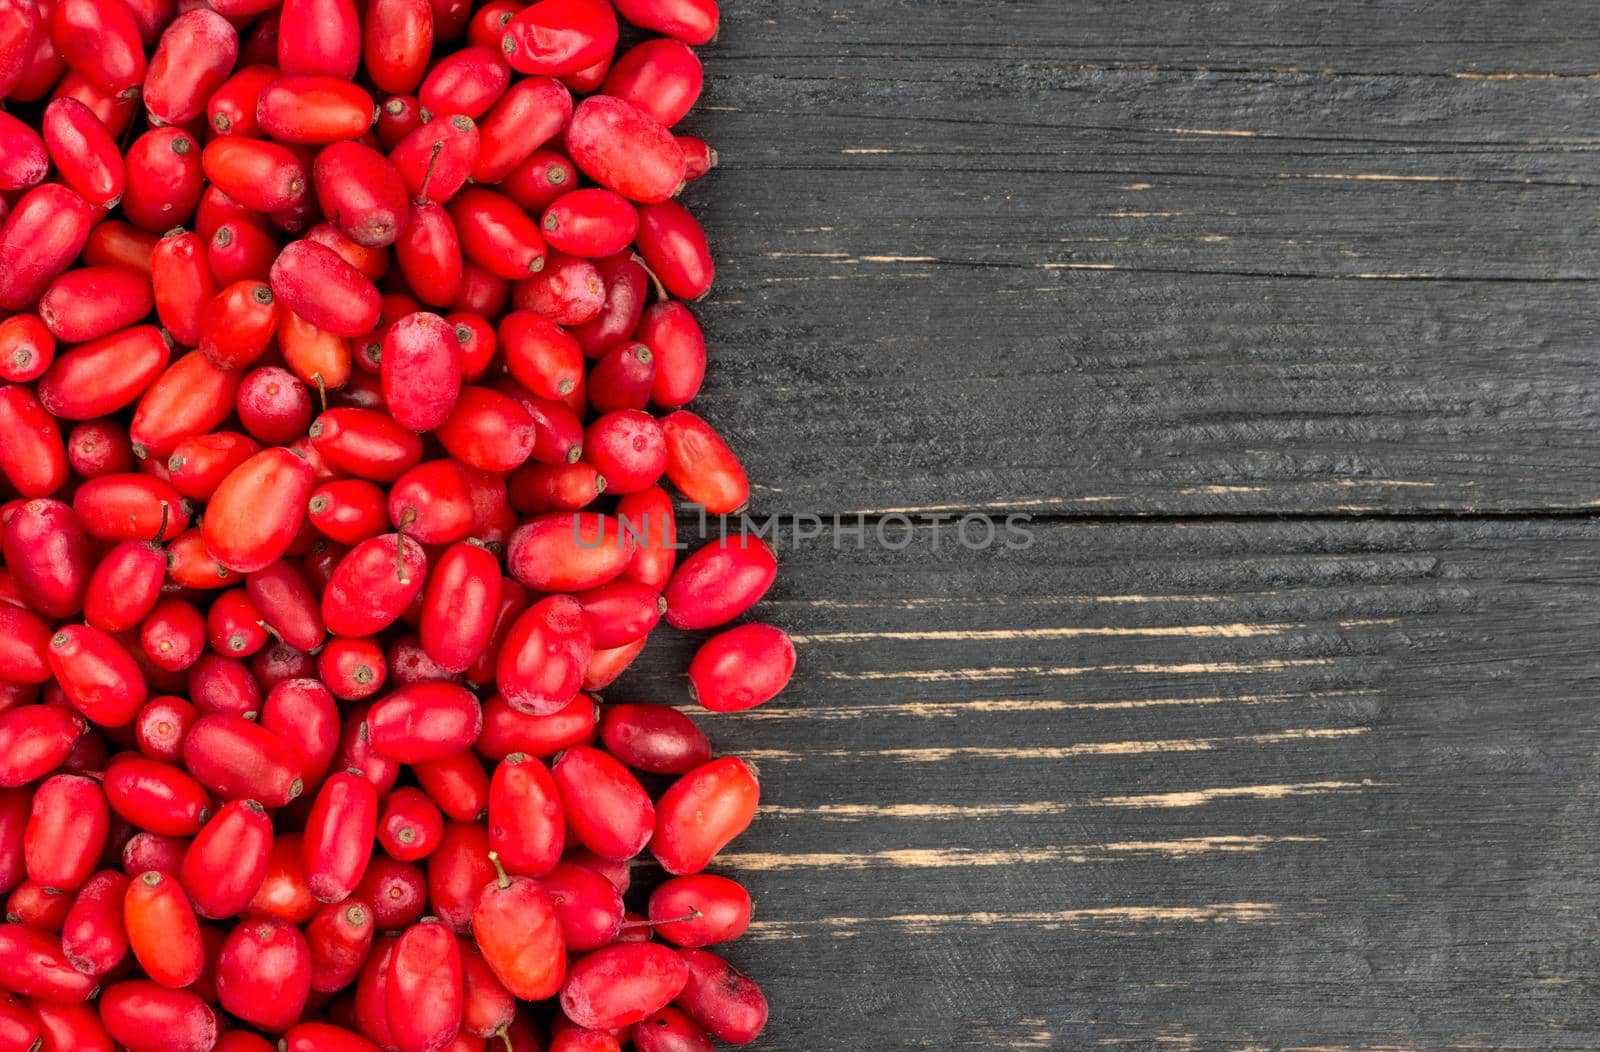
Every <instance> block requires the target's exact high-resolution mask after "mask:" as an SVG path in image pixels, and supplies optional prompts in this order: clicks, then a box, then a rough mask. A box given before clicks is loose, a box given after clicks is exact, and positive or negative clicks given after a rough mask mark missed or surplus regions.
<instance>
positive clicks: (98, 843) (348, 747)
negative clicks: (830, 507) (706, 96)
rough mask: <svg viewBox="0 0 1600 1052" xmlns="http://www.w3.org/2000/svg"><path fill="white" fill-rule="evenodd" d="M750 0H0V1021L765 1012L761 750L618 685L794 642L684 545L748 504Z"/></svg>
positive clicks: (760, 572) (290, 1042)
mask: <svg viewBox="0 0 1600 1052" xmlns="http://www.w3.org/2000/svg"><path fill="white" fill-rule="evenodd" d="M619 15H620V17H621V20H622V22H619ZM717 19H718V12H717V8H716V4H715V2H714V0H538V2H535V3H532V4H531V5H524V4H523V3H522V2H520V0H487V2H482V3H481V4H480V5H479V6H476V7H475V6H474V4H473V2H472V0H364V2H363V0H0V100H3V103H4V107H3V108H0V219H3V225H0V311H3V312H4V313H0V381H3V384H0V470H3V473H4V477H5V482H4V483H3V484H0V500H3V501H4V503H3V504H0V547H3V554H4V566H3V568H0V891H3V892H6V893H8V894H9V897H8V899H7V902H6V914H7V915H6V918H5V923H3V924H0V1052H32V1050H35V1049H43V1050H47V1052H102V1050H103V1052H113V1050H115V1049H117V1048H124V1049H129V1050H132V1052H206V1050H210V1049H219V1050H226V1052H271V1050H272V1049H273V1048H274V1047H276V1048H277V1049H280V1050H284V1052H360V1050H374V1049H384V1050H399V1052H442V1050H450V1052H486V1050H488V1052H492V1050H495V1049H500V1048H504V1049H506V1050H507V1052H532V1050H544V1049H549V1050H550V1052H604V1050H620V1049H622V1048H624V1047H626V1046H629V1045H631V1047H633V1048H635V1049H637V1050H638V1052H696V1050H705V1049H710V1048H711V1047H712V1039H717V1040H720V1041H726V1042H731V1043H742V1042H747V1041H750V1040H752V1039H753V1038H754V1037H755V1036H756V1035H757V1034H758V1033H759V1032H760V1031H761V1029H762V1027H763V1025H764V1024H765V1022H766V1015H767V1007H766V1001H765V999H764V998H763V996H762V994H761V992H760V990H759V989H758V988H757V986H756V985H755V984H754V983H753V982H752V981H751V980H749V979H747V978H746V977H744V976H743V975H741V974H740V973H739V972H737V971H736V970H734V969H733V968H732V967H731V966H730V965H729V964H728V963H727V962H726V961H725V960H723V959H722V958H721V957H719V956H717V955H716V954H714V953H711V952H709V951H707V950H706V949H704V947H706V946H710V945H714V944H717V943H722V942H725V941H728V940H730V939H734V938H736V937H738V936H739V935H740V934H742V933H743V932H744V931H745V929H746V928H747V926H748V925H749V923H750V914H751V903H750V897H749V895H748V894H747V893H746V891H745V889H744V888H742V887H741V886H740V885H739V884H737V883H735V882H734V881H732V880H730V879H728V878H726V877H722V876H716V875H713V874H709V873H705V872H703V871H704V870H705V869H706V867H707V866H708V865H709V864H710V863H712V861H713V860H714V858H715V856H716V855H717V853H718V852H719V851H720V850H721V849H722V848H723V847H724V846H725V845H726V844H728V843H729V842H730V841H731V840H733V838H735V837H737V836H738V835H739V834H740V833H742V832H743V831H744V829H745V828H746V826H748V825H749V823H750V821H751V819H752V817H753V816H754V814H755V811H756V802H757V797H758V794H759V787H758V785H757V781H756V777H755V772H754V771H753V770H752V769H751V768H750V766H749V765H747V764H746V763H744V762H743V761H741V760H739V759H738V758H736V757H721V758H713V755H712V749H711V744H710V742H709V741H708V740H707V739H706V737H705V735H704V734H703V733H702V732H701V731H700V729H699V728H698V727H697V726H696V725H695V723H694V722H693V721H692V720H691V719H690V718H689V717H688V716H687V715H685V714H684V712H683V711H681V710H680V709H678V708H674V707H670V706H668V705H662V704H643V703H626V704H623V703H609V704H602V703H601V701H600V699H599V698H598V697H596V696H595V693H594V692H596V691H600V690H602V689H604V688H606V687H607V686H608V685H609V684H611V683H612V682H613V681H615V680H616V678H617V677H618V676H619V675H620V674H621V673H622V671H623V670H624V669H625V668H627V667H628V665H629V664H630V663H631V662H632V661H633V660H634V659H635V658H636V657H637V656H638V654H639V652H640V651H641V649H642V648H643V647H644V646H645V642H646V639H647V637H648V636H649V633H650V632H651V630H652V629H654V628H655V627H656V624H657V622H658V621H660V620H661V619H663V618H664V619H665V620H666V621H667V622H668V623H669V624H671V625H672V626H674V627H676V628H679V629H686V630H691V631H703V630H707V629H720V630H721V631H720V632H719V633H718V634H715V635H713V636H711V637H710V638H709V639H708V640H707V641H705V642H704V644H703V645H702V646H701V648H700V650H699V651H698V653H697V654H696V655H695V657H694V660H693V662H692V664H691V666H690V669H689V680H690V684H691V694H692V696H693V698H694V699H695V700H696V701H698V703H699V704H700V705H702V706H704V707H705V708H707V709H711V710H715V711H720V712H727V711H735V710H739V709H744V708H749V707H751V706H754V705H759V704H761V703H762V702H765V701H767V700H768V699H770V698H771V697H773V696H774V695H776V694H777V693H778V692H779V691H781V690H782V689H783V687H784V686H785V685H786V684H787V682H788V680H789V676H790V674H791V672H792V671H793V668H794V649H793V646H792V645H791V642H790V640H789V638H788V637H787V636H786V635H785V634H784V633H783V632H782V631H781V630H779V629H777V628H773V627H771V626H768V625H763V624H756V623H746V624H742V625H739V626H737V627H732V628H725V627H724V626H727V625H729V624H730V623H731V622H733V621H734V620H735V619H737V618H739V617H741V615H743V614H745V612H746V611H748V610H749V609H750V608H751V607H752V605H754V604H755V602H756V601H757V600H758V599H760V598H761V596H762V595H763V594H764V593H765V592H766V591H767V589H768V588H769V587H770V586H771V584H772V582H773V578H774V576H775V574H776V561H775V558H774V555H773V552H772V550H771V549H770V548H769V547H768V546H767V545H766V544H764V543H763V542H762V541H761V540H760V539H759V538H755V537H746V536H742V535H738V534H737V531H735V534H734V535H733V536H731V537H729V538H725V539H722V540H716V541H713V542H711V543H708V544H706V545H704V546H703V547H700V548H699V549H698V550H695V551H694V552H693V553H692V554H690V555H688V556H687V557H686V558H684V559H683V560H682V561H681V563H680V561H679V559H678V549H679V544H678V542H677V537H676V532H675V518H676V514H677V512H678V511H679V510H681V509H682V507H683V504H682V503H675V502H677V501H680V500H681V502H687V503H692V504H694V505H698V506H700V507H702V508H704V509H705V510H706V511H708V512H710V513H712V514H716V515H722V514H729V513H732V512H735V511H739V510H741V509H742V508H743V507H744V505H745V503H746V501H747V499H748V497H749V485H748V483H747V481H746V478H745V472H744V469H743V468H742V466H741V465H740V463H739V461H738V459H737V458H736V457H735V456H734V455H733V453H732V452H731V451H730V450H729V448H728V446H727V444H726V443H725V442H724V441H723V440H722V438H721V437H720V436H719V435H718V434H717V432H716V431H715V430H714V429H713V428H712V427H711V426H710V425H709V424H707V423H706V421H704V420H703V419H701V418H700V417H698V416H696V415H694V414H692V413H690V412H688V411H686V410H684V409H683V406H685V405H686V404H687V403H688V402H689V401H690V400H691V399H693V398H694V397H695V395H696V394H697V392H698V391H699V388H700V385H701V380H702V378H703V376H704V372H705V364H706V349H705V341H704V338H703V336H702V334H701V330H700V327H699V325H698V323H697V322H696V320H695V317H694V315H693V313H691V311H690V309H689V308H688V307H687V306H685V303H684V301H692V300H695V299H698V298H700V297H702V296H704V295H705V293H706V291H707V289H708V288H709V287H710V285H711V281H712V275H713V268H712V262H711V257H710V254H709V251H708V248H707V244H706V238H705V235H704V233H703V232H702V230H701V228H700V226H699V224H698V223H697V222H696V220H695V219H694V217H693V216H692V215H691V214H690V213H689V212H688V210H686V209H685V208H684V207H683V206H682V205H681V204H679V203H678V201H677V200H676V198H677V196H678V195H679V194H680V192H681V191H682V190H683V189H684V187H685V185H686V184H687V183H689V182H691V181H693V180H694V179H696V178H698V177H699V176H701V175H703V174H704V173H705V172H706V171H707V170H708V169H709V168H710V167H711V166H712V164H714V162H715V154H714V153H713V152H712V151H711V150H710V149H709V148H708V146H707V145H706V144H705V143H704V142H703V141H701V140H699V139H696V138H693V137H690V136H687V135H678V134H675V133H674V132H673V130H672V129H673V127H674V126H675V125H677V124H678V122H679V121H680V120H681V119H682V118H683V117H684V116H685V115H686V114H687V113H688V112H689V110H690V109H691V107H692V106H693V105H694V103H695V101H696V100H697V98H698V96H699V94H700V89H701V68H700V62H699V59H698V58H697V57H696V55H695V52H694V50H693V49H692V46H694V45H701V44H705V43H708V42H709V41H710V40H711V39H712V38H713V37H714V36H715V34H716V30H717ZM623 22H625V23H627V24H631V27H633V28H627V27H626V26H624V25H623ZM640 31H643V32H640ZM619 34H627V38H626V41H625V42H624V43H623V45H622V46H621V47H620V48H619ZM650 34H655V35H650ZM668 486H670V487H671V489H672V490H674V491H676V494H677V495H678V496H677V497H674V496H673V495H672V494H671V493H670V492H669V490H668V489H667V488H666V487H668ZM646 859H648V860H649V861H648V862H646V861H636V860H646ZM635 865H638V866H640V867H643V869H642V872H644V873H648V874H650V876H651V878H652V879H651V880H650V881H649V883H650V884H653V885H655V886H654V887H653V889H647V888H640V889H635V894H636V895H637V893H638V892H640V891H644V890H649V894H648V896H647V897H645V896H638V897H636V898H634V897H630V896H629V885H630V873H631V867H633V866H635ZM658 867H659V870H664V871H665V875H666V879H665V881H664V882H661V880H660V879H657V878H655V874H656V873H657V872H658ZM630 901H631V902H632V905H633V906H634V907H635V909H634V910H630V909H628V907H627V905H626V903H628V902H630ZM263 1035H267V1036H263Z"/></svg>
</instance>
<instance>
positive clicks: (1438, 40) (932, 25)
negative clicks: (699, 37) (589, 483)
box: [689, 0, 1600, 515]
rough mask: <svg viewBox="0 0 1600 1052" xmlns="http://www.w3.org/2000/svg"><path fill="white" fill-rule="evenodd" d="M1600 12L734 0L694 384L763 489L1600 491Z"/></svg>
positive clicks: (1076, 493)
mask: <svg viewBox="0 0 1600 1052" xmlns="http://www.w3.org/2000/svg"><path fill="white" fill-rule="evenodd" d="M1596 42H1600V9H1597V8H1595V7H1594V6H1593V5H1585V4H1579V3H1573V2H1570V0H1563V2H1557V0H1544V2H1539V3H1532V4H1508V3H1505V2H1503V0H1500V2H1489V0H1473V2H1470V3H1462V4H1450V5H1441V4H1433V3H1422V2H1394V3H1384V4H1328V3H1312V4H1302V3H1294V2H1289V0H1283V2H1258V3H1218V4H1203V5H1200V4H1180V3H1170V2H1161V3H1144V4H1127V3H1117V2H1111V0H1102V2H1098V3H1062V2H1060V0H1038V2H1009V3H983V2H976V0H949V2H941V3H898V4H885V3H872V4H868V3H837V2H829V3H821V2H818V0H798V2H795V0H785V2H783V3H777V2H775V0H745V2H732V3H730V4H729V5H728V11H727V16H726V18H725V31H724V34H723V37H722V39H721V40H720V41H719V42H718V45H717V46H716V47H715V48H714V49H713V50H712V51H710V52H708V54H707V59H708V74H709V81H708V86H707V90H706V95H705V100H704V101H705V103H706V106H707V112H705V113H703V114H702V115H700V116H698V117H696V118H695V119H694V123H693V125H692V127H693V129H694V130H696V131H699V132H702V133H704V134H705V135H707V136H708V137H709V138H711V139H713V140H714V141H715V143H716V145H717V146H718V148H719V150H720V151H721V155H722V166H721V167H720V168H719V169H717V171H716V172H714V173H713V174H712V175H711V176H710V177H709V178H708V179H707V180H705V181H704V182H703V183H701V184H697V185H696V186H695V187H693V188H691V190H690V194H689V196H690V200H691V203H692V204H693V205H694V206H695V207H696V208H697V209H698V210H699V211H700V212H701V213H702V214H703V215H704V216H705V217H706V221H707V224H708V227H709V229H710V231H711V233H712V235H713V238H714V240H715V247H716V249H717V252H718V259H719V265H720V267H721V272H720V280H719V284H718V286H717V288H716V289H715V290H714V292H713V296H712V299H711V300H710V301H708V302H707V303H706V304H705V306H704V311H703V315H704V318H705V321H706V324H707V326H708V329H709V330H710V332H711V334H712V337H713V341H714V360H713V371H712V374H711V380H710V384H709V386H708V389H707V392H706V398H705V400H704V403H703V404H704V407H705V411H706V413H707V414H708V415H709V416H711V417H712V418H713V419H716V420H718V421H719V422H720V423H722V424H724V425H726V426H727V427H728V429H729V430H730V432H731V433H732V435H733V437H734V439H735V440H736V441H737V442H738V443H739V444H740V446H741V448H742V449H744V450H745V451H746V452H747V454H748V457H749V461H750V466H751V468H752V474H753V476H754V477H755V478H756V479H757V480H758V482H759V487H760V488H758V504H759V506H761V507H762V508H763V509H764V510H774V511H775V510H787V511H795V512H800V511H844V510H857V509H861V510H871V511H884V510H890V509H896V508H931V507H941V508H942V507H961V508H965V507H977V508H988V507H1029V508H1035V509H1039V510H1047V511H1052V512H1057V513H1061V514H1069V515H1071V514H1107V513H1110V514H1119V515H1120V514H1150V513H1170V514H1209V513H1218V512H1224V513H1262V512H1267V513H1277V512H1292V513H1306V512H1321V513H1335V514H1344V513H1351V512H1372V511H1382V512H1396V511H1403V512H1431V511H1448V512H1459V511H1496V512H1508V511H1509V512H1517V511H1525V510H1536V509H1547V508H1561V509H1584V508H1589V507H1593V506H1595V502H1596V501H1600V470H1597V468H1596V465H1597V463H1600V426H1597V425H1600V379H1597V378H1600V350H1597V345H1596V340H1595V335H1596V326H1595V323H1594V321H1593V311H1592V310H1591V305H1592V302H1593V300H1594V296H1595V289H1596V279H1597V278H1600V227H1597V226H1596V224H1595V223H1594V222H1593V217H1594V215H1595V210H1596V205H1597V204H1600V190H1597V184H1600V177H1597V176H1596V172H1595V164H1594V154H1595V151H1596V149H1597V147H1600V120H1597V118H1596V116H1595V115H1596V114H1597V113H1600V79H1596V76H1595V75H1593V74H1595V71H1596V70H1597V69H1600V65H1597V64H1596V63H1595V62H1594V60H1593V58H1592V53H1593V51H1594V47H1595V44H1596ZM774 436H778V437H777V438H776V439H775V437H774Z"/></svg>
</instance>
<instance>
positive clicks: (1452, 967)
mask: <svg viewBox="0 0 1600 1052" xmlns="http://www.w3.org/2000/svg"><path fill="white" fill-rule="evenodd" d="M1035 541H1036V543H1035V544H1034V545H1033V546H1032V547H1031V548H1028V549H1026V550H1022V551H1010V552H1003V551H994V552H989V553H976V554H975V553H972V552H968V551H964V550H960V549H954V548H952V546H950V545H949V544H943V545H941V547H940V550H938V551H935V550H934V549H933V547H932V542H931V537H930V535H929V534H928V532H927V531H923V532H922V533H921V534H919V536H918V538H917V540H916V541H915V543H913V544H912V546H911V547H910V548H908V549H907V550H906V551H905V552H902V553H899V554H894V555H890V554H886V553H882V552H877V553H855V552H853V551H852V552H850V554H848V555H846V556H841V553H839V552H836V551H835V550H834V549H833V547H832V543H831V540H829V539H824V540H821V541H815V542H811V543H809V544H806V545H803V546H801V547H800V548H798V549H791V550H788V551H785V552H784V554H783V559H784V564H785V573H784V574H783V576H781V577H780V579H779V584H778V586H777V587H776V588H775V590H774V592H773V594H772V595H771V596H770V597H769V599H768V600H767V601H765V602H764V603H763V604H762V605H761V606H760V607H759V608H758V610H757V613H758V614H759V615H760V616H762V617H764V618H767V619H771V620H773V621H776V622H778V623H780V624H784V625H786V626H788V627H789V628H790V629H792V630H793V631H794V632H795V633H796V635H797V636H798V637H799V651H800V672H799V673H798V675H797V679H796V681H795V683H794V684H793V685H792V686H791V688H790V690H789V691H788V692H786V693H785V694H784V695H783V697H782V698H780V699H779V700H778V701H776V702H774V703H773V704H772V705H770V706H768V707H766V708H763V709H760V710H757V711H755V712H752V713H745V714H740V715H732V716H711V715H707V714H703V713H699V712H698V711H697V712H696V715H697V716H698V717H699V718H700V719H701V722H702V723H703V725H705V726H706V728H707V729H708V731H709V732H710V733H711V734H712V736H713V737H714V739H715V740H716V741H717V743H718V745H719V747H721V748H722V749H724V750H726V751H728V752H734V753H738V754H740V755H744V756H747V757H750V758H752V759H753V761H754V762H755V763H756V764H757V765H758V767H759V769H760V772H761V778H762V785H763V813H762V816H761V819H760V820H759V821H758V822H757V823H756V825H755V826H753V827H752V828H751V830H750V831H749V833H748V834H746V836H745V837H743V838H742V839H741V840H740V841H739V842H738V844H737V845H736V846H735V849H734V850H733V851H732V852H731V853H730V854H728V855H727V856H725V857H724V858H722V859H721V860H720V861H719V862H718V864H717V866H716V867H714V868H715V869H718V870H720V871H722V872H728V873H736V874H738V875H739V877H740V878H741V879H743V880H746V881H747V882H748V883H749V885H750V886H751V888H752V890H753V892H754V894H755V896H756V899H757V903H758V918H757V923H756V925H755V928H754V931H753V937H752V938H751V939H750V940H747V941H745V942H742V943H739V944H734V945H733V946H732V947H730V948H729V956H730V958H731V959H732V960H733V961H735V962H736V963H737V964H739V965H740V966H741V967H743V968H745V969H746V970H748V971H749V972H750V973H751V974H753V975H756V976H758V977H759V978H760V979H761V981H762V982H763V983H764V985H765V987H766V989H767V990H768V992H769V994H770V995H771V997H772V999H773V1019H772V1023H771V1026H770V1029H769V1031H768V1033H767V1035H766V1036H765V1037H764V1038H763V1039H762V1040H761V1041H760V1042H759V1043H758V1044H757V1045H756V1046H754V1047H756V1048H759V1049H762V1050H793V1052H824V1050H834V1049H838V1050H846V1049H851V1050H853V1049H861V1048H884V1049H899V1048H942V1049H950V1048H1081V1047H1088V1046H1091V1045H1095V1044H1097V1043H1127V1044H1131V1045H1133V1046H1134V1047H1152V1046H1154V1045H1156V1044H1160V1043H1174V1044H1180V1045H1182V1044H1188V1045H1192V1046H1194V1047H1224V1046H1228V1047H1238V1046H1242V1045H1248V1044H1256V1045H1259V1046H1261V1047H1300V1046H1336V1047H1347V1046H1352V1045H1366V1044H1372V1045H1398V1046H1405V1047H1415V1048H1440V1047H1445V1046H1456V1045H1468V1046H1472V1045H1486V1046H1496V1047H1505V1046H1524V1047H1573V1048H1577V1047H1594V1046H1595V1045H1596V1044H1597V1043H1600V1024H1597V1023H1596V1022H1595V1014H1594V1011H1593V1006H1594V998H1595V994H1596V990H1597V986H1600V950H1597V948H1596V942H1595V930H1596V919H1597V911H1600V910H1597V907H1596V902H1597V901H1600V876H1597V874H1600V837H1597V836H1596V834H1595V828H1594V821H1593V814H1594V810H1595V805H1596V799H1597V795H1600V781H1597V779H1600V764H1597V763H1596V759H1595V756H1596V745H1597V732H1596V730H1595V719H1594V706H1593V686H1594V675H1595V672H1594V668H1595V666H1594V659H1593V656H1592V652H1593V639H1594V638H1595V632H1596V630H1597V628H1600V606H1597V605H1596V603H1595V598H1596V588H1595V583H1594V582H1595V581H1596V580H1600V524H1596V523H1593V522H1589V521H1562V520H1556V521H1532V520H1530V521H1521V522H1504V521H1496V522H1439V523H1433V522H1402V523H1374V522H1346V521H1340V520H1337V519H1330V520H1316V521H1300V522H1291V523H1280V524H1262V523H1231V522H1219V523H1184V524H1177V523H1131V524H1130V523H1103V524H1092V525H1091V524H1059V523H1055V524H1046V525H1041V526H1039V527H1037V530H1036V534H1035ZM674 640H675V642H674ZM692 642H693V641H692V640H689V639H687V638H685V637H682V636H676V637H669V638H668V639H664V640H661V641H660V642H652V644H651V646H650V647H649V648H648V649H647V650H646V652H645V656H644V657H643V658H641V663H640V665H639V666H638V667H637V668H636V669H634V670H630V672H629V673H628V675H627V676H626V677H625V679H624V680H623V681H622V682H620V683H619V684H618V685H616V686H615V687H614V688H613V689H612V690H610V691H608V692H607V693H608V697H610V698H614V699H628V698H649V699H652V700H666V701H677V702H680V703H686V700H687V699H686V698H685V697H684V696H683V695H682V694H681V693H679V692H678V691H679V688H678V687H677V686H676V684H677V683H678V682H681V669H682V668H683V667H684V666H683V663H684V661H685V660H686V657H687V654H688V652H689V651H688V648H689V647H690V646H691V645H692ZM653 879H658V878H657V877H656V876H655V875H654V874H652V873H649V872H642V873H641V874H640V880H641V881H643V882H646V883H648V882H650V881H651V880H653Z"/></svg>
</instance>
